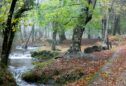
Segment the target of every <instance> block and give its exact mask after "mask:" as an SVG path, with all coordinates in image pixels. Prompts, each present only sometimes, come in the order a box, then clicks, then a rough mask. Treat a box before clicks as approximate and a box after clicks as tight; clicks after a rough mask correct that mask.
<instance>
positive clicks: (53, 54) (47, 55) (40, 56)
mask: <svg viewBox="0 0 126 86" xmlns="http://www.w3.org/2000/svg"><path fill="white" fill-rule="evenodd" d="M57 55H59V53H58V52H52V51H46V50H44V51H39V52H36V51H35V52H32V53H31V56H32V57H35V58H38V59H51V58H54V57H56V56H57Z"/></svg>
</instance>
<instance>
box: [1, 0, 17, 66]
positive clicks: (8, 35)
mask: <svg viewBox="0 0 126 86" xmlns="http://www.w3.org/2000/svg"><path fill="white" fill-rule="evenodd" d="M16 2H17V0H13V1H12V3H11V7H10V11H9V15H8V19H7V23H6V28H5V30H4V32H3V35H4V39H3V44H2V52H1V66H3V65H7V63H8V57H9V53H10V49H11V46H12V42H13V38H14V33H15V32H13V31H12V24H11V21H12V16H13V13H14V8H15V6H16Z"/></svg>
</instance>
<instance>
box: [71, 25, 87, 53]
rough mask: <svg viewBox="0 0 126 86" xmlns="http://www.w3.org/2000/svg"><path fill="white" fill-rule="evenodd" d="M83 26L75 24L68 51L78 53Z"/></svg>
mask: <svg viewBox="0 0 126 86" xmlns="http://www.w3.org/2000/svg"><path fill="white" fill-rule="evenodd" d="M84 30H85V28H82V27H79V26H77V27H76V28H75V29H74V30H73V37H72V46H71V48H70V53H74V54H75V53H78V52H80V51H81V40H82V35H83V32H84Z"/></svg>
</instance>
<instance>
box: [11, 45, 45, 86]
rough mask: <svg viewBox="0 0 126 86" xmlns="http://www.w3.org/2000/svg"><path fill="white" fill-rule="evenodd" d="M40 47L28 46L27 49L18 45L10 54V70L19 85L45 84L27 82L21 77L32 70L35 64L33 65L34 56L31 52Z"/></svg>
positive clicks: (33, 85) (35, 85) (36, 85)
mask: <svg viewBox="0 0 126 86" xmlns="http://www.w3.org/2000/svg"><path fill="white" fill-rule="evenodd" d="M36 49H38V47H28V48H27V50H25V49H23V48H21V47H20V46H18V47H16V50H15V51H14V52H12V53H11V54H10V56H9V59H10V63H9V71H10V72H11V73H12V74H13V76H14V78H15V80H16V83H17V85H18V86H44V85H43V84H41V85H40V84H39V85H38V84H35V83H27V82H25V81H23V80H22V79H21V75H22V74H23V73H24V72H26V71H29V70H31V69H32V68H33V67H34V66H33V65H32V62H33V58H32V57H31V54H30V52H31V51H34V50H36Z"/></svg>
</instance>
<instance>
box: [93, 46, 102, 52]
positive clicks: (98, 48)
mask: <svg viewBox="0 0 126 86" xmlns="http://www.w3.org/2000/svg"><path fill="white" fill-rule="evenodd" d="M92 49H93V50H94V51H101V47H100V46H92Z"/></svg>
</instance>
